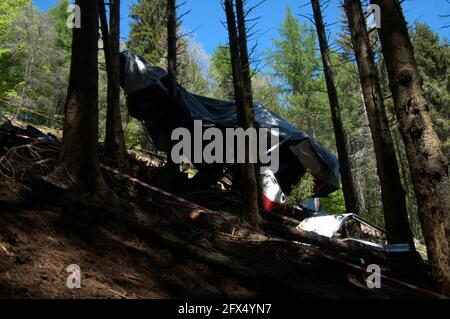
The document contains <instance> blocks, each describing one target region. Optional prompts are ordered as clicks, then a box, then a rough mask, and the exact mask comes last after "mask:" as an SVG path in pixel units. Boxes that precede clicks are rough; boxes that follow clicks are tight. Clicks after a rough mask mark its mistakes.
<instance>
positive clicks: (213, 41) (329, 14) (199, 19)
mask: <svg viewBox="0 0 450 319" xmlns="http://www.w3.org/2000/svg"><path fill="white" fill-rule="evenodd" d="M136 1H137V0H122V1H121V2H122V4H121V5H122V40H126V39H127V36H128V32H129V18H128V12H129V7H130V5H131V4H132V3H135V2H136ZM252 1H253V3H257V2H259V0H252ZM57 2H58V0H33V3H34V5H36V6H37V7H39V8H41V10H43V11H47V10H48V9H49V8H51V7H54V6H55V5H56V3H57ZM308 2H309V1H308V0H266V2H265V3H264V4H263V5H262V6H261V7H259V8H258V9H257V10H256V11H255V12H254V16H255V17H256V16H261V19H260V21H259V25H258V29H259V30H260V31H261V34H260V36H259V37H258V51H260V52H263V51H264V50H266V49H267V48H269V47H270V46H271V43H272V41H271V39H272V38H274V37H276V36H277V29H278V26H279V24H280V23H281V22H282V20H283V17H284V13H285V10H286V7H287V6H288V5H289V6H291V7H292V8H293V10H294V12H295V13H296V14H310V13H311V8H310V5H305V4H307V3H308ZM220 3H221V1H220V0H187V4H186V5H185V6H184V7H183V8H182V9H181V10H182V11H186V10H191V12H190V14H189V15H187V16H185V17H184V19H183V21H184V22H183V27H184V28H185V29H186V30H190V31H192V30H195V32H194V34H193V37H194V38H195V39H196V40H197V41H198V42H199V43H200V44H202V45H203V46H204V48H205V50H206V52H207V53H208V54H211V53H212V52H213V51H214V48H215V47H216V46H217V45H218V44H220V43H224V42H226V39H227V33H226V30H225V28H224V27H223V25H222V24H221V21H224V19H225V13H224V12H223V10H222V7H221V5H220ZM338 3H339V0H331V4H330V6H329V7H328V9H327V11H326V20H327V22H328V23H334V22H336V21H337V19H338V18H339V17H340V15H341V11H340V10H339V9H338ZM302 5H305V6H302ZM403 8H404V10H405V15H406V18H407V20H408V22H409V23H412V22H414V21H416V20H418V21H424V22H426V23H428V24H429V25H430V26H431V28H432V29H433V30H434V31H436V32H439V33H440V34H441V35H442V36H445V37H447V38H450V28H447V29H443V28H442V26H444V25H446V24H449V23H450V21H448V20H447V21H445V20H444V19H443V18H440V17H439V15H443V14H445V13H447V14H448V13H449V11H450V8H449V5H448V3H447V2H446V0H406V1H405V3H404V4H403ZM299 19H300V20H303V21H304V20H305V18H303V17H301V16H299ZM339 25H340V23H338V24H336V25H334V26H331V27H330V30H329V31H330V32H331V34H332V35H333V34H334V33H335V32H337V31H338V28H339Z"/></svg>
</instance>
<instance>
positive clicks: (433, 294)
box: [319, 252, 449, 299]
mask: <svg viewBox="0 0 450 319" xmlns="http://www.w3.org/2000/svg"><path fill="white" fill-rule="evenodd" d="M319 255H321V256H322V257H324V258H326V259H329V260H332V261H334V262H337V263H339V264H343V265H345V266H348V267H350V268H354V269H357V270H360V271H362V272H364V273H369V272H368V271H367V269H365V268H363V267H361V266H358V265H355V264H352V263H349V262H347V261H345V260H342V259H340V258H336V257H333V256H330V255H328V254H325V253H323V252H319ZM378 276H379V277H381V278H383V279H386V280H389V281H391V282H395V283H396V284H398V285H400V286H403V287H406V288H409V289H412V290H415V291H418V292H421V293H423V294H426V295H428V296H430V297H434V298H438V299H449V298H448V297H446V296H443V295H440V294H438V293H435V292H433V291H430V290H427V289H424V288H420V287H417V286H415V285H412V284H408V283H406V282H404V281H401V280H398V279H395V278H392V277H389V276H386V275H383V274H379V275H378Z"/></svg>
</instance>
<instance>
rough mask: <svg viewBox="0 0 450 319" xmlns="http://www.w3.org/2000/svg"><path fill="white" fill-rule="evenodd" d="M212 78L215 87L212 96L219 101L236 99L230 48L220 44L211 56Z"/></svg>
mask: <svg viewBox="0 0 450 319" xmlns="http://www.w3.org/2000/svg"><path fill="white" fill-rule="evenodd" d="M209 72H210V76H211V78H212V80H213V81H214V84H215V87H214V90H213V92H212V95H213V96H214V97H215V98H217V99H223V100H230V99H233V97H234V88H233V82H232V79H233V77H232V70H231V57H230V50H229V48H228V46H226V45H224V44H220V45H219V46H218V47H217V48H216V49H215V50H214V52H213V54H212V56H211V66H210V69H209Z"/></svg>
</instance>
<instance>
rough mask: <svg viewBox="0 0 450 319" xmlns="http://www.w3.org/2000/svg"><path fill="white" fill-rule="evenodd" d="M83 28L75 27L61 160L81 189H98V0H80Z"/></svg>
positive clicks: (88, 190) (87, 190)
mask: <svg viewBox="0 0 450 319" xmlns="http://www.w3.org/2000/svg"><path fill="white" fill-rule="evenodd" d="M75 4H77V5H79V7H80V9H81V12H82V15H81V25H82V28H79V29H78V28H75V29H73V42H72V61H71V67H70V77H69V88H68V93H67V100H66V105H65V121H64V131H63V144H62V151H61V162H62V163H61V164H62V167H63V169H65V171H66V172H67V173H68V175H69V177H70V179H71V182H72V183H73V184H74V185H77V186H79V187H80V188H81V191H83V192H87V193H95V192H96V190H97V186H98V181H99V165H98V164H99V163H98V161H99V160H98V65H97V62H98V60H97V53H98V27H99V26H98V5H97V4H98V3H97V1H91V0H77V1H76V2H75Z"/></svg>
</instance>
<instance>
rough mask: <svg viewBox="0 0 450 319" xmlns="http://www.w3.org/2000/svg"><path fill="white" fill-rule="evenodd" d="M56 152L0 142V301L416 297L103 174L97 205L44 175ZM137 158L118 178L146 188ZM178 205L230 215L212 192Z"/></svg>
mask: <svg viewBox="0 0 450 319" xmlns="http://www.w3.org/2000/svg"><path fill="white" fill-rule="evenodd" d="M57 155H58V154H57V149H56V148H54V147H53V146H51V145H49V144H47V143H45V142H43V141H37V140H30V139H23V138H21V137H18V136H12V135H8V134H3V135H2V134H0V173H1V174H0V298H108V299H109V298H118V299H127V298H132V299H135V298H145V299H149V298H150V299H155V298H156V299H160V298H265V297H272V298H286V297H288V298H306V299H309V298H425V297H426V296H425V295H423V294H420V293H418V292H415V291H413V290H409V289H407V288H404V287H401V286H398V285H396V284H394V283H390V282H387V281H386V282H383V283H382V288H381V289H369V288H368V287H367V284H366V281H365V280H366V276H367V275H366V274H364V273H362V272H359V271H357V270H352V269H350V268H348V267H346V266H344V265H339V264H336V263H334V262H332V261H329V260H327V259H324V258H322V257H321V256H320V254H319V252H320V251H321V250H320V248H318V247H314V246H309V245H298V244H294V243H291V242H288V241H286V240H282V239H280V238H278V237H276V236H273V235H269V234H267V233H262V232H259V233H258V232H255V231H252V230H249V229H248V228H245V227H242V228H234V229H233V227H231V229H233V231H232V230H231V229H230V224H228V223H221V222H218V221H217V217H215V216H206V215H202V214H200V213H199V212H198V211H196V210H195V209H190V208H187V207H184V206H182V205H181V204H177V203H174V202H173V201H171V200H170V199H168V198H165V197H164V196H162V195H160V194H155V193H152V192H150V191H148V190H146V189H145V188H143V187H141V186H136V185H133V184H132V183H130V182H129V181H128V180H126V179H124V178H120V177H116V176H114V175H112V174H108V173H106V172H104V175H103V176H104V179H105V181H106V182H107V184H108V186H109V188H110V189H112V190H113V191H114V194H116V195H114V196H111V201H109V202H108V203H106V201H105V200H104V199H103V200H102V199H99V198H93V197H91V196H83V195H80V194H78V193H76V192H73V191H70V190H67V189H65V188H63V187H61V186H60V185H58V184H57V183H52V182H51V181H50V180H49V179H47V178H46V177H45V176H46V175H47V174H48V173H49V172H50V171H51V170H52V168H53V167H52V165H55V164H56V162H57ZM144 157H145V156H144ZM142 158H143V157H140V159H136V158H135V157H133V158H132V159H131V163H132V164H131V167H130V169H129V173H130V174H131V175H133V176H137V177H138V178H139V179H141V180H144V181H145V182H151V183H156V184H157V183H158V178H160V177H158V176H161V175H158V174H162V173H161V170H162V169H161V168H159V167H158V166H157V165H156V166H155V165H153V164H149V163H153V161H152V160H151V159H149V160H147V161H143V160H142ZM103 160H105V159H103ZM183 196H186V197H187V198H188V199H190V200H192V201H194V202H197V203H199V204H202V205H205V206H206V207H208V208H210V209H214V210H219V209H220V210H221V211H226V212H228V213H229V214H230V216H232V215H233V214H236V212H237V211H239V202H238V200H236V199H233V200H232V201H228V200H227V196H230V198H231V197H232V196H233V195H232V194H225V193H223V192H221V191H219V190H214V191H209V192H207V193H197V194H190V195H189V194H183ZM327 253H329V254H333V255H335V256H339V257H342V258H347V260H349V259H350V258H351V256H342V255H338V254H337V253H335V252H333V251H332V250H330V251H328V252H327ZM71 264H77V265H79V266H80V268H81V289H73V290H71V289H69V288H68V287H67V286H66V281H67V278H68V276H69V273H67V272H66V268H67V266H69V265H71ZM383 271H384V272H385V274H388V275H392V276H394V277H400V278H401V276H403V274H399V273H393V271H392V269H390V268H389V267H383Z"/></svg>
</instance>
